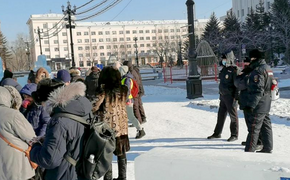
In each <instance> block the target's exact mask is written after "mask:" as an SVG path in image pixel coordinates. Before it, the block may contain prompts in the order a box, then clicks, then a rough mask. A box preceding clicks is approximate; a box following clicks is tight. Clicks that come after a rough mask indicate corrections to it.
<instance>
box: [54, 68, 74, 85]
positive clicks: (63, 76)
mask: <svg viewBox="0 0 290 180" xmlns="http://www.w3.org/2000/svg"><path fill="white" fill-rule="evenodd" d="M56 79H57V80H59V81H62V82H64V83H67V82H70V79H71V77H70V74H69V72H68V71H67V70H65V69H62V70H59V71H58V72H57V75H56Z"/></svg>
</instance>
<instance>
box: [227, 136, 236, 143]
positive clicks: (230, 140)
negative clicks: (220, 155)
mask: <svg viewBox="0 0 290 180" xmlns="http://www.w3.org/2000/svg"><path fill="white" fill-rule="evenodd" d="M236 140H238V138H237V137H236V136H231V137H230V138H229V139H228V140H227V141H228V142H233V141H236Z"/></svg>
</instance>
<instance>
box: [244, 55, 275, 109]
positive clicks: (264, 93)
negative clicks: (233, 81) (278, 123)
mask: <svg viewBox="0 0 290 180" xmlns="http://www.w3.org/2000/svg"><path fill="white" fill-rule="evenodd" d="M249 66H250V68H252V69H253V71H252V72H251V73H250V74H249V77H248V80H247V97H246V106H247V107H249V108H252V109H253V110H254V113H269V111H270V107H271V85H272V80H273V71H272V70H271V68H270V66H268V65H267V64H266V61H265V60H263V59H261V60H255V61H252V62H251V64H250V65H249Z"/></svg>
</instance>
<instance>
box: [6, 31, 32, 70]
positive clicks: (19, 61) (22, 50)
mask: <svg viewBox="0 0 290 180" xmlns="http://www.w3.org/2000/svg"><path fill="white" fill-rule="evenodd" d="M25 39H27V36H25V35H24V34H18V35H17V39H16V40H15V41H14V42H13V43H12V46H11V47H10V49H11V51H12V52H13V54H12V57H13V59H12V61H11V64H10V65H11V66H12V67H13V69H14V70H15V71H24V70H28V69H29V63H30V59H29V56H28V55H27V53H28V52H27V51H29V49H30V48H29V49H27V44H26V43H25V41H24V40H25ZM29 53H30V52H29Z"/></svg>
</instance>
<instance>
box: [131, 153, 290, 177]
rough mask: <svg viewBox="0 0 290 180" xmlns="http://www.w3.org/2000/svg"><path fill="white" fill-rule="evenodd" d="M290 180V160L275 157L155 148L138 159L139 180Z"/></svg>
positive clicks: (137, 171)
mask: <svg viewBox="0 0 290 180" xmlns="http://www.w3.org/2000/svg"><path fill="white" fill-rule="evenodd" d="M281 177H289V178H290V161H289V158H288V159H285V157H283V156H277V155H275V156H274V155H272V154H259V155H258V154H255V153H243V152H240V151H229V150H228V151H226V152H222V151H216V150H202V151H201V150H197V149H189V148H188V149H181V148H171V149H169V148H155V149H153V150H151V151H149V152H147V153H145V154H143V155H141V156H139V157H137V158H136V159H135V179H138V180H148V179H150V180H160V179H164V180H165V179H166V180H176V179H182V180H193V179H200V180H221V179H222V180H232V179H235V180H246V179H249V180H250V179H251V180H252V179H253V180H274V179H277V180H279V179H280V178H281Z"/></svg>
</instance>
